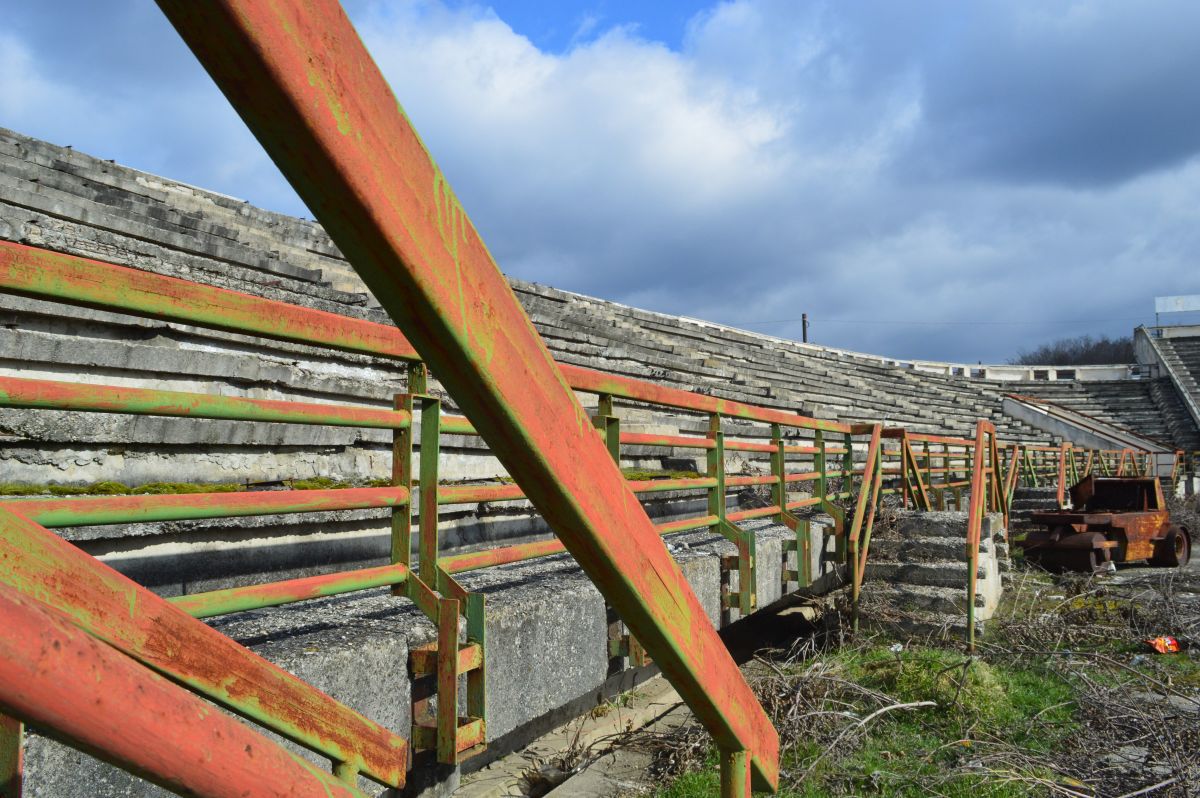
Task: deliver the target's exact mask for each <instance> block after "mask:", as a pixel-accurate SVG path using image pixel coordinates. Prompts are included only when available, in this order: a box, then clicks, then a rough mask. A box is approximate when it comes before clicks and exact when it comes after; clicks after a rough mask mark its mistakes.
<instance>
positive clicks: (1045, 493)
mask: <svg viewBox="0 0 1200 798" xmlns="http://www.w3.org/2000/svg"><path fill="white" fill-rule="evenodd" d="M1056 509H1058V490H1057V489H1056V488H1017V489H1016V490H1015V491H1013V500H1012V506H1011V507H1010V508H1009V512H1008V532H1009V535H1010V536H1024V535H1025V534H1026V533H1027V532H1029V531H1030V530H1031V529H1036V528H1037V524H1034V523H1033V522H1032V521H1030V520H1029V519H1030V516H1031V515H1033V514H1034V513H1038V512H1044V511H1047V510H1056Z"/></svg>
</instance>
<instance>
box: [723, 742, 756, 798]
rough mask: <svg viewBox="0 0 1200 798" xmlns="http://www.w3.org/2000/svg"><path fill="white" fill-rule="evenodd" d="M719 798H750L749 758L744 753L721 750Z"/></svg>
mask: <svg viewBox="0 0 1200 798" xmlns="http://www.w3.org/2000/svg"><path fill="white" fill-rule="evenodd" d="M718 755H719V756H720V759H721V798H751V790H750V757H749V755H748V754H747V753H746V752H745V751H730V750H724V749H722V750H721V751H720V752H719V754H718Z"/></svg>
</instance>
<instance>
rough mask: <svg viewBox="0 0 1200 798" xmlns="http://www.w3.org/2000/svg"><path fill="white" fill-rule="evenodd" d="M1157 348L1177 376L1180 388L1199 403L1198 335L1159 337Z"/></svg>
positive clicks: (1199, 339) (1199, 365)
mask: <svg viewBox="0 0 1200 798" xmlns="http://www.w3.org/2000/svg"><path fill="white" fill-rule="evenodd" d="M1157 343H1158V347H1159V350H1160V351H1161V352H1162V355H1163V359H1164V360H1166V361H1167V363H1169V364H1170V365H1171V367H1172V368H1173V369H1174V371H1175V373H1176V375H1177V376H1178V377H1179V382H1180V388H1182V389H1183V390H1184V391H1186V392H1187V393H1188V394H1189V395H1190V396H1191V397H1192V401H1193V402H1194V403H1197V404H1200V336H1188V337H1182V336H1180V337H1174V336H1171V337H1165V338H1159V339H1158V341H1157Z"/></svg>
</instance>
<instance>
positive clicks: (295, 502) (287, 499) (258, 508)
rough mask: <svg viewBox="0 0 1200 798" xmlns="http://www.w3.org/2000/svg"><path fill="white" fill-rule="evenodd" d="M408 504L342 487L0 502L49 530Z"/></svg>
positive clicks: (394, 496) (391, 494) (378, 492)
mask: <svg viewBox="0 0 1200 798" xmlns="http://www.w3.org/2000/svg"><path fill="white" fill-rule="evenodd" d="M407 501H408V490H407V489H406V488H403V487H399V486H396V487H390V488H343V489H334V490H295V491H265V492H244V493H188V494H163V495H152V494H151V495H136V496H87V497H79V498H67V499H10V500H7V501H5V502H3V503H0V507H7V508H8V509H10V510H13V511H14V512H18V513H20V514H21V515H23V516H25V517H27V518H29V519H30V520H31V521H34V522H35V523H37V524H39V525H41V526H44V527H50V528H58V527H67V526H92V525H101V524H135V523H145V522H150V521H182V520H189V519H199V518H235V517H244V516H253V515H274V514H282V513H316V512H326V511H331V510H361V509H370V508H381V507H394V506H396V505H398V504H403V503H405V502H407Z"/></svg>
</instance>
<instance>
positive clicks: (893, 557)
mask: <svg viewBox="0 0 1200 798" xmlns="http://www.w3.org/2000/svg"><path fill="white" fill-rule="evenodd" d="M966 531H967V513H965V512H930V513H922V512H908V511H904V512H901V513H900V514H899V517H898V519H897V520H896V522H895V523H894V524H893V525H892V526H891V527H890V528H879V529H877V536H876V537H875V538H874V539H872V541H871V551H870V556H869V557H868V560H867V569H866V574H865V577H864V584H863V591H862V596H863V599H862V601H863V608H862V612H861V615H862V618H863V620H864V622H865V623H868V624H871V625H879V626H882V627H885V628H892V629H894V630H898V631H901V632H903V633H909V634H913V633H917V634H926V633H934V634H945V635H958V634H960V633H964V632H965V630H966V614H967V602H968V600H971V601H974V604H975V619H976V632H977V633H981V632H982V630H983V626H984V622H985V621H986V620H987V619H988V618H989V617H991V615H992V614H993V613H994V612H995V610H996V607H997V605H998V604H999V600H1000V594H1001V591H1002V590H1003V584H1002V580H1003V572H1004V571H1005V570H1007V567H1008V548H1007V545H1006V544H1004V543H1003V537H1004V528H1003V521H1002V518H1001V516H999V515H997V514H993V515H989V516H986V517H985V518H984V526H983V530H982V534H981V537H980V545H979V565H978V570H977V572H976V578H977V580H978V581H977V582H976V592H975V595H974V596H973V597H971V598H970V599H968V596H967V592H966V589H967V577H968V576H969V573H970V564H969V563H968V561H967V556H966Z"/></svg>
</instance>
